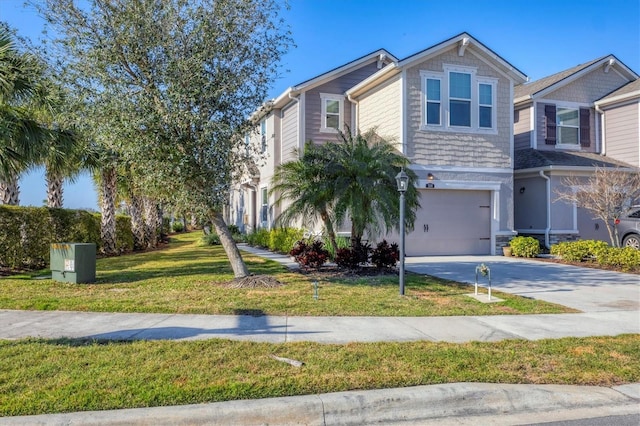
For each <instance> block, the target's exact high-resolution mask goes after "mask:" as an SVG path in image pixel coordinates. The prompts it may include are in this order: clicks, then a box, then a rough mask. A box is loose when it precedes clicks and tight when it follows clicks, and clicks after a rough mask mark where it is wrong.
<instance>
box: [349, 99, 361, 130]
mask: <svg viewBox="0 0 640 426" xmlns="http://www.w3.org/2000/svg"><path fill="white" fill-rule="evenodd" d="M347 99H348V100H349V102H351V103H352V104H353V105H354V106H355V112H354V114H353V117H351V120H353V122H352V124H353V125H354V126H355V129H356V132H357V131H358V101H356V100H355V99H353V98H352V97H351V95H347ZM352 131H353V129H352Z"/></svg>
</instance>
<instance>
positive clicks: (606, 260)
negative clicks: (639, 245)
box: [597, 247, 640, 271]
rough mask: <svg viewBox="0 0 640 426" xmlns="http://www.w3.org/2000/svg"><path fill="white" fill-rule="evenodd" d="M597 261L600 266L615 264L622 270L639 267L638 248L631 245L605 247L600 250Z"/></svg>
mask: <svg viewBox="0 0 640 426" xmlns="http://www.w3.org/2000/svg"><path fill="white" fill-rule="evenodd" d="M597 262H598V264H599V265H602V266H615V267H618V268H620V269H622V270H623V271H634V270H636V269H640V250H636V249H633V248H631V247H623V248H617V247H607V248H606V249H604V250H601V251H600V253H599V255H598V258H597Z"/></svg>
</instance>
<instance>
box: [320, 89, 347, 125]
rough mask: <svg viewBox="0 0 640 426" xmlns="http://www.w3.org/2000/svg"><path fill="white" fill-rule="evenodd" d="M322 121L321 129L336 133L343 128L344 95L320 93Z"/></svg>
mask: <svg viewBox="0 0 640 426" xmlns="http://www.w3.org/2000/svg"><path fill="white" fill-rule="evenodd" d="M320 102H321V110H322V111H321V114H322V123H320V131H321V132H326V133H336V132H337V131H338V130H343V124H342V123H344V96H342V95H335V94H329V93H320Z"/></svg>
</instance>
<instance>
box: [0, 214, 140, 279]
mask: <svg viewBox="0 0 640 426" xmlns="http://www.w3.org/2000/svg"><path fill="white" fill-rule="evenodd" d="M56 242H68V243H71V242H73V243H95V244H96V248H97V250H98V252H99V251H100V249H101V247H102V241H101V238H100V215H99V214H93V213H89V212H86V211H84V210H69V209H50V208H46V207H20V206H0V265H1V266H5V267H9V268H14V269H22V268H26V269H37V268H43V267H45V266H47V265H48V264H49V251H50V245H51V244H52V243H56ZM116 248H117V250H118V252H120V253H124V252H130V251H132V250H133V233H132V232H131V219H130V218H129V217H128V216H120V215H119V216H117V217H116Z"/></svg>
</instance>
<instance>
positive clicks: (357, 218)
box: [325, 130, 420, 247]
mask: <svg viewBox="0 0 640 426" xmlns="http://www.w3.org/2000/svg"><path fill="white" fill-rule="evenodd" d="M339 136H340V141H339V142H338V143H327V144H326V145H325V149H326V150H327V155H328V156H329V157H328V158H329V159H330V164H329V167H328V170H327V171H328V173H327V175H328V176H327V177H328V178H329V179H330V180H331V182H332V184H333V185H334V197H335V198H334V199H335V215H336V221H337V223H339V224H340V223H343V222H344V221H346V220H347V219H349V220H350V221H351V242H352V246H353V247H357V246H359V245H360V243H361V241H362V237H363V235H364V234H365V233H367V234H368V235H370V236H372V237H374V236H377V235H379V234H380V233H381V232H382V231H384V232H389V231H390V230H391V229H398V228H399V210H400V209H399V207H400V206H399V203H400V201H399V196H398V190H397V185H396V180H395V177H396V175H397V173H398V172H399V171H400V169H401V168H402V167H408V165H409V161H408V160H407V158H406V157H404V156H403V155H402V154H401V153H400V152H398V151H397V150H395V148H394V147H393V146H392V145H391V144H390V143H389V142H387V141H386V140H384V139H382V138H380V137H379V136H378V135H377V134H376V133H375V130H370V131H368V132H367V133H365V134H361V133H360V132H358V133H357V134H355V135H353V134H352V133H351V132H350V131H349V130H347V132H346V133H342V132H340V133H339ZM406 172H407V174H408V175H409V178H410V180H412V181H415V180H416V178H417V176H416V174H415V173H414V172H413V171H412V170H410V169H407V170H406ZM405 202H406V207H407V208H406V215H405V227H406V229H407V230H411V229H413V223H414V221H415V212H416V210H417V209H418V207H420V202H419V200H418V191H417V189H416V188H415V187H414V186H413V185H409V188H408V190H407V192H406V193H405Z"/></svg>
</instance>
